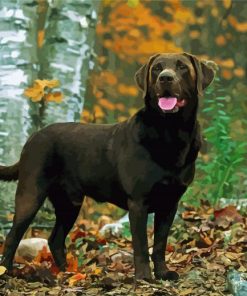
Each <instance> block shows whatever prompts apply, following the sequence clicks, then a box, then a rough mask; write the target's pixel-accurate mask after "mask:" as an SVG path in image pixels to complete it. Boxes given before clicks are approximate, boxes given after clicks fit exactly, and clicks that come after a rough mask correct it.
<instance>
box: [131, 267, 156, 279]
mask: <svg viewBox="0 0 247 296" xmlns="http://www.w3.org/2000/svg"><path fill="white" fill-rule="evenodd" d="M135 280H144V281H150V280H152V274H151V269H150V268H149V266H148V267H146V268H143V269H140V270H136V272H135Z"/></svg>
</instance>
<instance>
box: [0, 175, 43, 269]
mask: <svg viewBox="0 0 247 296" xmlns="http://www.w3.org/2000/svg"><path fill="white" fill-rule="evenodd" d="M45 197H46V193H45V191H44V190H42V189H41V188H38V186H37V185H36V184H35V182H34V179H33V178H32V179H31V178H29V179H26V180H25V181H24V182H22V181H19V184H18V186H17V191H16V197H15V216H14V220H13V225H12V228H11V230H10V232H9V234H8V235H7V238H6V241H5V245H4V252H3V257H2V261H1V263H0V265H4V266H5V267H6V268H7V270H11V269H12V264H13V259H14V256H15V251H16V249H17V247H18V245H19V242H20V240H21V238H22V236H23V235H24V233H25V232H26V230H27V228H28V226H29V225H30V223H31V222H32V220H33V218H34V217H35V215H36V213H37V212H38V210H39V208H40V207H41V205H42V204H43V202H44V200H45Z"/></svg>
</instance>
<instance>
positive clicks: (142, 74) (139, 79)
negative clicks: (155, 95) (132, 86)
mask: <svg viewBox="0 0 247 296" xmlns="http://www.w3.org/2000/svg"><path fill="white" fill-rule="evenodd" d="M159 55H160V54H156V55H153V56H151V57H150V58H149V61H148V62H147V63H146V64H145V65H143V66H141V68H140V69H139V70H137V72H136V74H135V81H136V84H137V85H138V87H139V88H140V89H141V91H142V92H143V98H145V97H146V95H147V92H148V73H149V69H150V66H151V65H152V63H153V61H154V60H155V59H156V58H157V57H158V56H159Z"/></svg>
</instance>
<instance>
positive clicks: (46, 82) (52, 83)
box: [35, 79, 59, 88]
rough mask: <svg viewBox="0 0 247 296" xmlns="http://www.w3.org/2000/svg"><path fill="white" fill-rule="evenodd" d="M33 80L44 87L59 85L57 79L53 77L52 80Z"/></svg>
mask: <svg viewBox="0 0 247 296" xmlns="http://www.w3.org/2000/svg"><path fill="white" fill-rule="evenodd" d="M35 82H36V83H37V84H39V85H40V86H41V87H42V88H45V87H49V88H53V87H57V86H59V80H55V79H53V80H47V79H42V80H41V79H36V80H35Z"/></svg>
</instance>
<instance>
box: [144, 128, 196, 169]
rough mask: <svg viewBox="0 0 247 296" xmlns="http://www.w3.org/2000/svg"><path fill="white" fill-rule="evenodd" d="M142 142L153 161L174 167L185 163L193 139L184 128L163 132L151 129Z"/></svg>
mask: <svg viewBox="0 0 247 296" xmlns="http://www.w3.org/2000/svg"><path fill="white" fill-rule="evenodd" d="M141 143H142V145H143V146H144V147H145V149H146V150H147V151H148V153H149V155H150V157H151V159H152V160H153V161H155V162H156V163H157V164H159V165H160V166H162V167H165V168H174V167H182V166H183V165H184V163H185V160H186V156H187V154H188V152H189V150H190V143H191V139H190V136H189V134H188V133H187V132H184V131H182V130H179V131H175V130H164V131H163V132H162V133H157V132H155V131H151V134H149V137H146V138H144V139H142V141H141Z"/></svg>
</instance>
